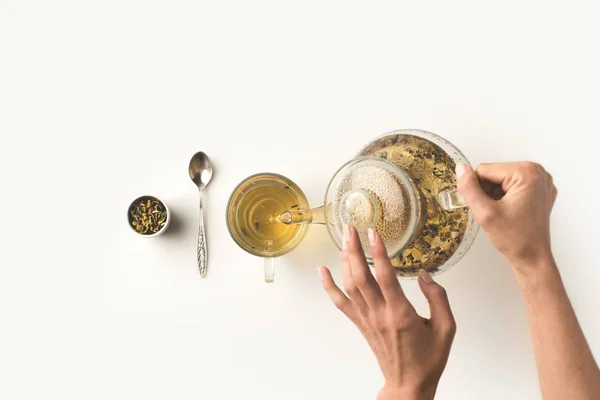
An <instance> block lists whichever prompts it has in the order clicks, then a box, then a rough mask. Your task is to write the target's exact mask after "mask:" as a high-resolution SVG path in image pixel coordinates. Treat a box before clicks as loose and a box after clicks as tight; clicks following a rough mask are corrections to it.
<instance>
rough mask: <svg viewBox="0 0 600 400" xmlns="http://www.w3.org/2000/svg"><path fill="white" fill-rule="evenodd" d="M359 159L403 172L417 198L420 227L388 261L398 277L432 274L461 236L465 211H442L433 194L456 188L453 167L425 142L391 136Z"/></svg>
mask: <svg viewBox="0 0 600 400" xmlns="http://www.w3.org/2000/svg"><path fill="white" fill-rule="evenodd" d="M361 155H371V156H377V157H381V158H384V159H386V160H388V161H391V162H393V163H394V164H396V165H398V166H399V167H400V168H402V169H404V170H405V171H406V172H407V174H408V175H409V176H410V177H411V179H412V180H413V182H414V183H415V185H416V186H417V188H418V189H419V192H420V195H421V204H422V206H421V208H422V210H421V214H422V215H421V220H422V226H421V228H420V230H419V232H418V233H417V235H416V236H415V239H414V240H413V242H412V244H410V245H409V246H408V247H407V248H406V249H404V251H402V253H401V254H400V255H399V256H398V257H396V258H394V259H393V260H392V265H393V266H394V267H395V268H396V272H397V273H398V274H399V275H404V276H414V275H416V274H417V273H418V271H419V269H421V268H424V269H426V270H427V271H430V272H433V271H436V270H437V269H438V268H439V267H440V266H442V265H443V264H444V263H445V262H446V261H448V259H450V257H451V256H452V255H453V254H454V252H455V251H456V249H457V248H458V246H459V245H460V242H461V240H462V238H463V236H464V234H465V231H466V229H467V223H468V211H467V209H458V210H455V211H452V212H447V211H445V210H444V209H443V208H442V207H441V206H440V205H439V203H438V201H437V194H438V193H439V192H440V191H442V190H445V189H451V188H453V187H456V175H455V172H454V169H455V167H456V165H455V163H454V161H453V160H452V158H451V157H450V156H449V155H448V154H447V153H446V152H445V151H444V150H442V148H440V147H439V146H437V145H436V144H434V143H432V142H430V141H429V140H427V139H424V138H421V137H419V136H414V135H409V134H392V135H389V136H385V137H382V138H380V139H377V140H376V141H375V142H373V143H371V144H370V145H369V146H368V147H366V148H365V149H364V150H363V151H362V152H361Z"/></svg>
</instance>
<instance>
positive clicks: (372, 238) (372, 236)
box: [367, 228, 375, 246]
mask: <svg viewBox="0 0 600 400" xmlns="http://www.w3.org/2000/svg"><path fill="white" fill-rule="evenodd" d="M367 235H368V236H369V243H370V244H371V246H372V245H374V244H375V231H374V230H373V229H371V228H369V230H367Z"/></svg>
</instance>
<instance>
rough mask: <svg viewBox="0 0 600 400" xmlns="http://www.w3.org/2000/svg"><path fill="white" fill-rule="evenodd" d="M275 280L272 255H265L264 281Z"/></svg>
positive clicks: (271, 281)
mask: <svg viewBox="0 0 600 400" xmlns="http://www.w3.org/2000/svg"><path fill="white" fill-rule="evenodd" d="M274 280H275V263H274V261H273V257H265V282H266V283H273V281H274Z"/></svg>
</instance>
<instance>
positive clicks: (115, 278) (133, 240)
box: [0, 0, 600, 400]
mask: <svg viewBox="0 0 600 400" xmlns="http://www.w3.org/2000/svg"><path fill="white" fill-rule="evenodd" d="M564 4H567V3H564ZM596 7H597V6H596ZM596 15H597V10H595V9H594V2H592V1H589V2H582V1H572V2H569V3H568V5H567V6H565V7H558V6H555V5H553V4H550V3H549V2H541V1H539V2H532V1H509V2H498V3H490V2H481V1H464V0H458V1H453V2H440V3H437V4H434V3H432V2H423V1H421V2H414V1H413V2H395V1H394V2H363V3H362V4H356V3H354V2H342V1H339V2H323V1H318V2H317V1H308V2H300V3H299V2H294V3H292V2H282V1H270V2H269V1H263V0H258V1H251V2H250V1H219V2H206V1H205V2H197V1H162V2H161V1H132V0H119V1H65V0H58V1H53V2H46V1H26V0H19V1H17V0H13V1H6V0H2V1H0V134H1V135H2V139H3V140H2V147H1V149H0V152H1V157H0V167H1V172H0V174H1V175H2V184H3V187H4V189H3V190H2V193H3V194H2V196H1V198H0V202H1V204H2V210H3V213H2V225H3V228H2V231H1V232H2V233H1V235H2V237H1V239H2V258H1V260H2V261H1V265H2V268H1V277H0V304H1V305H0V307H1V309H2V314H1V318H0V325H1V331H0V332H1V336H2V341H1V344H0V355H1V356H0V369H1V371H0V372H1V376H2V384H1V385H0V397H2V398H4V399H34V398H35V399H41V398H61V399H108V398H111V399H167V398H170V399H236V398H257V399H258V398H260V399H265V400H268V399H373V398H375V395H376V393H377V390H378V389H379V387H380V385H381V383H382V380H381V377H380V372H379V370H378V368H377V365H376V363H375V360H374V358H373V356H372V355H371V354H370V351H369V349H368V347H367V345H366V343H365V342H364V341H363V339H362V338H361V337H360V335H359V334H358V332H357V331H356V330H355V329H354V328H353V326H352V325H351V324H350V323H349V322H348V321H346V320H345V319H344V318H343V317H342V315H341V314H340V313H338V312H337V310H335V309H334V307H333V306H332V305H331V304H330V302H329V300H328V298H327V297H326V295H325V294H324V293H323V292H322V290H321V288H320V282H319V279H318V276H317V270H316V267H317V266H318V265H320V264H323V263H324V264H327V265H329V266H331V267H332V269H333V271H334V275H335V276H336V277H337V278H340V276H341V275H340V263H339V261H338V254H337V252H336V250H335V248H334V246H333V245H332V244H331V243H330V241H329V238H328V237H327V234H326V233H325V231H324V230H323V229H321V227H311V229H310V232H309V234H308V237H307V239H306V240H305V242H304V243H302V245H301V247H300V248H298V249H297V250H296V251H294V252H293V253H291V254H290V255H288V256H286V257H284V258H283V259H281V260H277V271H276V282H275V284H274V285H270V286H269V285H266V284H264V283H263V282H262V262H261V260H260V259H257V258H254V257H251V256H249V255H247V254H245V253H244V252H243V251H242V250H240V249H239V248H237V247H236V245H235V244H234V243H233V241H232V240H231V239H230V237H229V235H228V233H227V228H226V226H225V218H224V215H225V205H226V201H227V198H228V196H229V194H230V192H231V190H232V189H233V187H234V186H235V185H236V184H237V183H238V182H239V181H240V180H241V179H243V178H244V177H246V176H248V175H250V174H252V173H255V172H260V171H273V172H278V173H281V174H284V175H287V176H289V177H290V178H292V179H293V180H295V181H296V182H297V183H298V184H299V185H300V186H301V187H302V188H303V189H304V191H305V192H306V193H307V195H308V197H309V200H310V201H311V202H312V203H313V204H315V205H316V204H318V203H319V201H320V200H321V199H322V196H323V193H324V190H325V187H326V184H327V182H328V179H329V177H330V176H331V175H332V173H333V172H334V171H335V169H336V168H337V167H338V166H340V165H341V164H342V163H343V162H345V161H347V160H348V159H349V158H350V157H352V156H353V154H354V153H355V152H356V151H358V150H359V149H360V147H361V146H362V145H363V144H365V143H366V142H367V141H369V140H370V139H371V138H373V137H374V136H376V135H379V134H381V133H384V132H386V131H389V130H392V129H398V128H421V129H426V130H430V131H432V132H436V133H438V134H441V135H443V136H445V137H447V138H448V139H449V140H451V141H452V142H454V143H455V144H456V145H457V146H458V147H459V148H460V149H461V150H463V151H464V153H465V154H467V156H468V157H469V158H470V159H471V161H472V162H473V163H479V162H483V161H498V160H521V159H533V160H537V161H540V162H541V163H543V164H544V165H545V166H546V167H547V169H548V170H549V171H551V172H552V173H553V175H554V177H555V181H556V184H557V186H558V187H559V190H560V195H559V197H558V201H557V203H556V208H555V212H554V214H553V234H554V246H555V251H556V256H557V258H558V260H559V262H560V265H561V269H562V273H563V276H564V279H565V281H566V284H567V288H568V291H569V293H570V295H571V298H572V300H573V303H574V306H575V309H576V310H577V313H578V316H579V318H580V321H581V323H582V325H583V328H584V330H585V332H586V334H587V337H588V339H589V341H590V344H591V346H592V348H593V350H594V351H595V353H596V355H598V354H599V352H600V321H599V319H598V317H597V304H600V294H599V292H598V290H597V284H598V282H599V279H600V268H598V259H597V254H598V252H597V241H598V237H600V231H599V230H600V229H599V228H598V227H599V220H598V214H597V212H595V211H594V210H595V208H593V207H595V206H594V202H595V201H596V199H597V198H598V195H599V194H600V193H599V190H598V167H597V165H598V150H597V148H595V147H594V146H592V145H591V144H590V143H588V142H586V139H587V138H589V137H592V136H596V135H597V134H598V128H599V123H598V116H597V114H598V106H599V101H598V93H600V81H599V78H598V71H600V63H599V61H598V56H597V51H596V50H595V49H597V38H598V37H600V28H599V26H598V24H597V21H596ZM197 150H203V151H205V152H206V153H208V154H209V155H210V156H211V157H212V158H213V160H214V163H215V168H216V172H215V175H214V181H213V182H212V183H211V184H210V186H209V188H208V190H207V197H206V207H207V208H206V210H207V219H208V220H207V230H208V240H209V260H210V261H209V262H210V265H209V272H208V276H207V278H206V279H205V280H200V279H199V277H198V272H197V267H196V260H195V247H196V229H197V226H196V215H197V209H196V207H197V204H196V203H197V193H196V189H195V188H194V185H193V184H192V182H191V181H190V180H189V178H188V176H187V163H188V161H189V158H190V157H191V156H192V154H193V153H194V152H195V151H197ZM146 193H148V194H155V195H157V196H160V197H163V198H164V199H165V201H167V202H168V204H169V205H170V207H171V209H172V210H173V212H174V215H175V218H176V219H175V220H174V221H173V224H172V226H171V227H170V231H169V232H168V234H167V235H164V236H161V237H159V238H153V239H148V240H144V239H142V238H139V237H137V236H136V235H134V234H133V233H132V232H130V231H129V228H128V227H127V226H126V223H125V210H126V207H127V205H128V203H129V202H130V201H131V200H132V199H133V198H135V197H136V196H139V195H142V194H146ZM588 205H589V206H588ZM439 282H441V283H442V284H443V285H444V286H445V287H446V288H447V289H448V292H449V294H450V298H451V302H452V306H453V309H454V312H455V315H456V318H457V320H458V326H459V328H458V335H457V337H456V341H455V344H454V347H453V350H452V354H451V357H450V362H449V364H448V368H447V370H446V373H445V374H444V376H443V378H442V381H441V384H440V387H439V391H438V398H439V399H481V398H485V399H507V398H510V399H533V398H539V397H540V395H539V390H538V386H537V381H536V372H535V365H534V361H533V355H532V350H531V345H530V340H529V337H528V329H527V325H526V316H525V313H524V309H523V305H522V300H521V298H520V294H519V291H518V289H517V287H516V285H515V283H514V281H513V278H512V276H511V272H510V270H509V268H508V266H507V265H506V263H505V262H504V260H503V259H502V258H501V257H500V256H499V255H498V254H497V253H496V252H495V251H494V250H493V248H492V247H491V245H490V244H489V243H488V241H487V240H486V238H485V236H484V235H483V234H480V236H479V238H478V240H477V241H476V243H475V245H474V247H473V248H472V251H471V252H470V253H469V254H468V255H467V256H466V257H465V258H464V259H463V261H462V262H460V263H459V264H458V265H457V266H456V267H454V268H453V269H451V270H450V271H448V272H447V273H445V274H443V275H442V276H440V277H439ZM403 285H404V288H405V290H406V292H407V293H408V295H409V297H410V299H411V300H413V301H414V303H415V305H416V307H417V309H418V310H419V311H420V312H422V313H427V309H426V303H425V301H424V299H423V297H422V295H421V294H420V293H419V291H418V288H417V286H416V284H415V283H414V282H406V283H403Z"/></svg>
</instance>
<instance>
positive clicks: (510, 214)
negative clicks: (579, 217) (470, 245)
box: [456, 162, 557, 272]
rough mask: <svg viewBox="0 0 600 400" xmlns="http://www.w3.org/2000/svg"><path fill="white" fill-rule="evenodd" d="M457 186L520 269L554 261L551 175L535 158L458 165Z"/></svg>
mask: <svg viewBox="0 0 600 400" xmlns="http://www.w3.org/2000/svg"><path fill="white" fill-rule="evenodd" d="M456 175H457V178H458V190H459V192H460V194H461V195H462V196H463V197H464V199H465V200H466V202H467V204H468V205H469V208H470V209H471V211H472V212H473V216H474V217H475V220H476V221H477V222H478V223H479V224H480V225H481V227H482V228H483V230H484V231H485V232H486V234H487V236H488V238H489V239H490V241H491V242H492V244H493V245H494V246H495V247H496V248H497V249H498V250H499V251H500V252H501V253H502V254H503V255H504V256H505V257H506V258H507V259H508V260H509V261H510V262H511V263H512V264H513V266H514V267H515V268H516V269H517V270H518V272H530V270H531V269H532V268H533V269H535V267H536V266H539V265H542V264H544V265H547V264H552V263H551V262H548V261H549V260H552V251H551V249H550V212H551V211H552V207H553V205H554V201H555V200H556V195H557V190H556V187H555V186H554V184H553V182H552V175H550V174H549V173H548V172H546V171H545V170H544V168H543V167H542V166H541V165H539V164H535V163H532V162H519V163H505V164H481V165H479V166H478V167H477V170H476V171H473V170H472V169H471V168H470V167H469V166H468V165H467V164H464V163H461V164H458V165H457V167H456Z"/></svg>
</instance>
